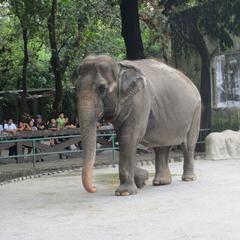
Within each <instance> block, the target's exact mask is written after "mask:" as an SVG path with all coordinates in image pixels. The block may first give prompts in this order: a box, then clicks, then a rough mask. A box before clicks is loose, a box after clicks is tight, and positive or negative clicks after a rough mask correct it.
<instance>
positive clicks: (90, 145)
mask: <svg viewBox="0 0 240 240" xmlns="http://www.w3.org/2000/svg"><path fill="white" fill-rule="evenodd" d="M79 97H80V104H79V120H80V129H81V137H82V146H83V157H84V162H83V171H82V183H83V186H84V188H85V189H86V190H87V191H88V192H90V193H94V192H96V187H94V186H93V185H92V168H93V165H94V162H95V155H96V125H97V117H96V109H95V107H96V105H95V102H96V101H95V99H96V96H95V95H94V94H91V93H90V92H87V91H84V92H82V93H80V95H79Z"/></svg>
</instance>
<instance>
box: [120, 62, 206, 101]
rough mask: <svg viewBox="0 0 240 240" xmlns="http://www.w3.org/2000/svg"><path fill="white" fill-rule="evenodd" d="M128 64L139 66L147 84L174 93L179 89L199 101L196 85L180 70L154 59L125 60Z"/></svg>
mask: <svg viewBox="0 0 240 240" xmlns="http://www.w3.org/2000/svg"><path fill="white" fill-rule="evenodd" d="M125 62H129V64H132V65H134V66H135V67H137V68H139V69H140V70H141V71H142V72H143V74H144V75H145V76H146V80H147V82H148V84H149V85H150V86H151V85H152V86H153V87H154V89H156V87H157V88H158V89H160V90H161V89H162V90H163V91H164V92H165V91H166V90H168V91H169V93H171V91H173V92H175V90H176V89H177V92H175V93H176V94H177V93H179V92H180V91H181V90H182V91H183V92H184V93H185V94H187V96H186V95H185V96H186V97H189V98H194V99H196V101H201V97H200V94H199V91H198V89H197V87H196V86H195V85H194V83H193V82H192V81H191V80H190V79H189V78H188V77H187V76H186V75H184V74H183V73H182V72H181V71H179V70H178V69H175V68H173V67H171V66H169V65H167V64H165V63H163V62H160V61H157V60H155V59H143V60H137V61H125Z"/></svg>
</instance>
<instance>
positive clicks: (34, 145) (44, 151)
mask: <svg viewBox="0 0 240 240" xmlns="http://www.w3.org/2000/svg"><path fill="white" fill-rule="evenodd" d="M77 131H78V130H77ZM102 132H103V131H102ZM209 133H210V129H201V130H200V133H199V138H198V142H197V144H200V145H202V144H204V143H205V141H204V140H205V137H206V136H207V135H208V134H209ZM1 137H2V136H0V152H1V150H3V149H9V148H15V151H14V152H15V154H14V155H11V156H1V155H0V160H1V159H11V158H13V159H14V158H15V159H16V162H17V163H20V162H24V159H26V158H28V159H29V158H32V164H33V167H35V165H36V162H37V161H40V160H41V159H42V158H43V157H44V156H47V155H54V154H55V155H56V154H57V155H59V156H60V158H61V157H62V156H63V155H68V154H73V153H81V152H82V149H81V147H80V142H81V136H80V135H79V134H74V135H73V134H72V135H62V136H50V137H31V138H22V139H13V138H15V137H14V136H12V139H4V138H3V137H2V138H1ZM53 140H54V141H55V140H57V141H58V144H56V145H54V146H50V145H48V143H49V142H50V141H53ZM96 144H97V147H96V154H99V153H101V152H102V151H112V160H113V161H114V160H115V150H119V148H118V145H117V141H116V133H115V132H114V131H113V130H107V131H106V130H105V131H104V133H97V141H96ZM72 145H74V146H76V149H71V148H70V146H72ZM99 145H100V146H99ZM24 148H27V149H31V152H30V153H27V154H24ZM142 148H143V147H142V145H138V149H142Z"/></svg>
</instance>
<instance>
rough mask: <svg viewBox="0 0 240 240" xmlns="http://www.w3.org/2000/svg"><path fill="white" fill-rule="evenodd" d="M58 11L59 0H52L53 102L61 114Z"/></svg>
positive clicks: (61, 71) (54, 110)
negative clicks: (56, 21) (56, 23)
mask: <svg viewBox="0 0 240 240" xmlns="http://www.w3.org/2000/svg"><path fill="white" fill-rule="evenodd" d="M56 12H57V0H52V8H51V14H50V15H49V17H48V32H49V40H50V46H51V53H52V56H51V66H52V69H53V73H54V80H55V99H54V103H53V112H54V114H59V113H60V112H61V111H62V102H63V85H62V81H63V75H64V70H63V67H62V64H61V61H60V58H59V54H58V49H57V39H56V26H55V17H56Z"/></svg>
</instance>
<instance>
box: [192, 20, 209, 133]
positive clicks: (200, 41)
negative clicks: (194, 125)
mask: <svg viewBox="0 0 240 240" xmlns="http://www.w3.org/2000/svg"><path fill="white" fill-rule="evenodd" d="M189 26H190V34H191V35H192V36H191V37H192V43H193V44H194V46H195V49H196V50H197V52H198V53H199V55H200V58H201V87H200V94H201V97H202V103H203V109H202V118H201V128H204V129H210V128H211V115H212V114H211V72H210V56H209V53H208V49H207V45H206V43H205V41H204V38H203V36H202V34H201V32H200V31H199V29H198V28H197V25H196V24H194V22H192V24H190V25H189Z"/></svg>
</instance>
